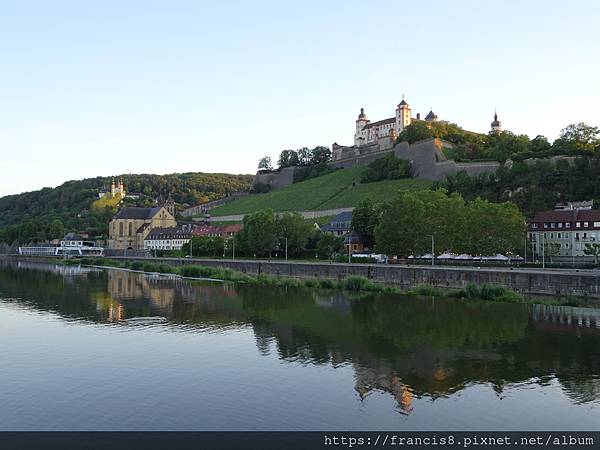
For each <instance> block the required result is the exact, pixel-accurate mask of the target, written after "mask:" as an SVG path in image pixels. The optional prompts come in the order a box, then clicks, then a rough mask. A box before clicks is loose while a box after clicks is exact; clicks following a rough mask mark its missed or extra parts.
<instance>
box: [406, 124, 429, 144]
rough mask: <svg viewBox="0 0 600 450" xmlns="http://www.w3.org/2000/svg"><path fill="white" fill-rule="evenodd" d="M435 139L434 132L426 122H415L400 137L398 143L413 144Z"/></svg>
mask: <svg viewBox="0 0 600 450" xmlns="http://www.w3.org/2000/svg"><path fill="white" fill-rule="evenodd" d="M432 137H433V132H432V131H431V129H430V128H429V126H428V125H427V123H426V122H422V121H418V122H413V123H411V124H410V125H409V126H407V127H406V128H405V129H404V130H402V132H401V133H400V134H399V135H398V142H408V143H409V144H412V143H414V142H417V141H421V140H423V139H429V138H432Z"/></svg>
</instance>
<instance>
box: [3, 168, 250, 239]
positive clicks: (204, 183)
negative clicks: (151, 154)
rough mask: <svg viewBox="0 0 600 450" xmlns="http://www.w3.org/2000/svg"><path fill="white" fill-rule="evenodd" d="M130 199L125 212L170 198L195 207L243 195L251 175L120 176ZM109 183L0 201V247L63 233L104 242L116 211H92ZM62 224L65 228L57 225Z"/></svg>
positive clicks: (91, 181) (76, 184) (70, 185)
mask: <svg viewBox="0 0 600 450" xmlns="http://www.w3.org/2000/svg"><path fill="white" fill-rule="evenodd" d="M117 178H122V179H123V182H124V184H125V189H126V191H127V193H128V194H131V193H136V194H138V195H139V197H138V198H131V197H128V198H126V199H125V200H124V203H123V205H125V206H141V207H149V206H153V205H155V202H156V199H157V198H158V197H159V196H161V197H163V198H167V197H168V196H169V195H171V197H172V198H173V200H174V201H175V202H176V204H177V205H178V206H179V207H180V208H183V207H186V206H193V205H196V204H199V203H204V202H206V201H209V200H214V199H218V198H222V197H226V196H227V195H229V194H231V193H233V192H237V191H243V190H249V189H250V185H251V183H252V176H251V175H230V174H218V173H217V174H209V173H194V172H190V173H181V174H170V175H135V174H129V175H122V176H119V177H117ZM110 183H111V177H96V178H88V179H84V180H78V181H68V182H66V183H64V184H62V185H61V186H58V187H56V188H43V189H40V190H38V191H32V192H25V193H23V194H16V195H8V196H5V197H2V198H0V242H6V243H9V244H10V243H13V242H19V243H28V242H41V241H45V240H48V239H55V238H61V237H63V234H62V233H63V231H65V232H69V231H75V232H80V233H87V234H88V235H90V236H91V237H104V236H106V233H107V231H108V222H109V221H110V218H111V217H112V216H113V215H114V213H115V212H116V207H114V206H110V207H107V208H91V205H92V203H93V202H94V201H95V200H97V199H98V192H100V191H102V190H106V189H110ZM59 222H60V224H62V228H61V227H59V226H58V224H59Z"/></svg>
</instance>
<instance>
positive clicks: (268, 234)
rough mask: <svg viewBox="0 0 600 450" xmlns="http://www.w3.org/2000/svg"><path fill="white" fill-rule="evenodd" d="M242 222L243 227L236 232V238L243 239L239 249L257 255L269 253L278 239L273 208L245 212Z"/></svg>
mask: <svg viewBox="0 0 600 450" xmlns="http://www.w3.org/2000/svg"><path fill="white" fill-rule="evenodd" d="M243 223H244V228H243V229H242V231H241V232H239V233H238V236H239V238H238V239H239V240H240V241H243V243H242V245H241V246H240V247H241V249H247V250H248V251H250V252H251V253H253V254H255V255H257V256H264V255H271V252H272V251H273V250H275V247H276V245H277V243H278V241H279V239H278V233H277V231H278V230H277V222H276V220H275V215H274V214H273V210H271V209H267V210H264V211H257V212H255V213H252V214H247V215H246V216H245V217H244V222H243Z"/></svg>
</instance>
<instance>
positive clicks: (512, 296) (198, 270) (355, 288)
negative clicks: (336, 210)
mask: <svg viewBox="0 0 600 450" xmlns="http://www.w3.org/2000/svg"><path fill="white" fill-rule="evenodd" d="M65 263H66V264H80V263H81V264H83V265H92V266H106V267H114V268H123V269H130V270H139V271H143V272H152V273H163V274H174V275H179V276H182V277H186V278H207V279H214V280H223V281H231V282H234V283H249V284H258V285H266V286H278V287H306V288H318V289H339V290H346V291H351V292H380V293H387V294H405V295H415V296H427V297H452V298H465V299H471V300H486V301H496V302H505V303H506V302H510V303H515V302H523V301H525V300H524V299H523V297H522V296H521V295H519V294H518V293H516V292H514V291H511V290H510V289H507V288H505V287H504V286H500V285H494V284H482V285H476V284H468V285H467V286H466V287H465V288H464V289H455V290H442V289H439V288H436V287H433V286H430V285H422V286H415V287H413V288H411V289H409V290H407V291H403V290H401V289H399V288H397V287H393V286H385V285H383V284H381V283H375V282H373V281H371V280H369V279H368V278H365V277H361V276H358V275H350V276H347V277H346V278H344V279H342V280H331V279H328V278H303V279H299V278H292V277H276V276H272V275H264V274H261V275H248V274H245V273H242V272H238V271H235V270H231V269H227V268H221V267H209V266H201V265H192V264H190V265H184V266H180V267H175V266H171V265H169V264H165V263H153V262H142V261H117V260H111V259H107V258H82V259H80V260H67V261H66V262H65ZM544 303H545V302H544ZM550 303H552V304H563V305H571V306H577V304H578V303H577V300H576V299H574V298H566V299H552V301H551V302H550Z"/></svg>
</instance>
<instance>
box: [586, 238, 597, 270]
mask: <svg viewBox="0 0 600 450" xmlns="http://www.w3.org/2000/svg"><path fill="white" fill-rule="evenodd" d="M583 253H584V254H586V255H587V256H593V257H594V264H595V265H598V259H600V244H599V243H597V242H591V243H590V242H588V243H587V244H585V248H584V249H583Z"/></svg>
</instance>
